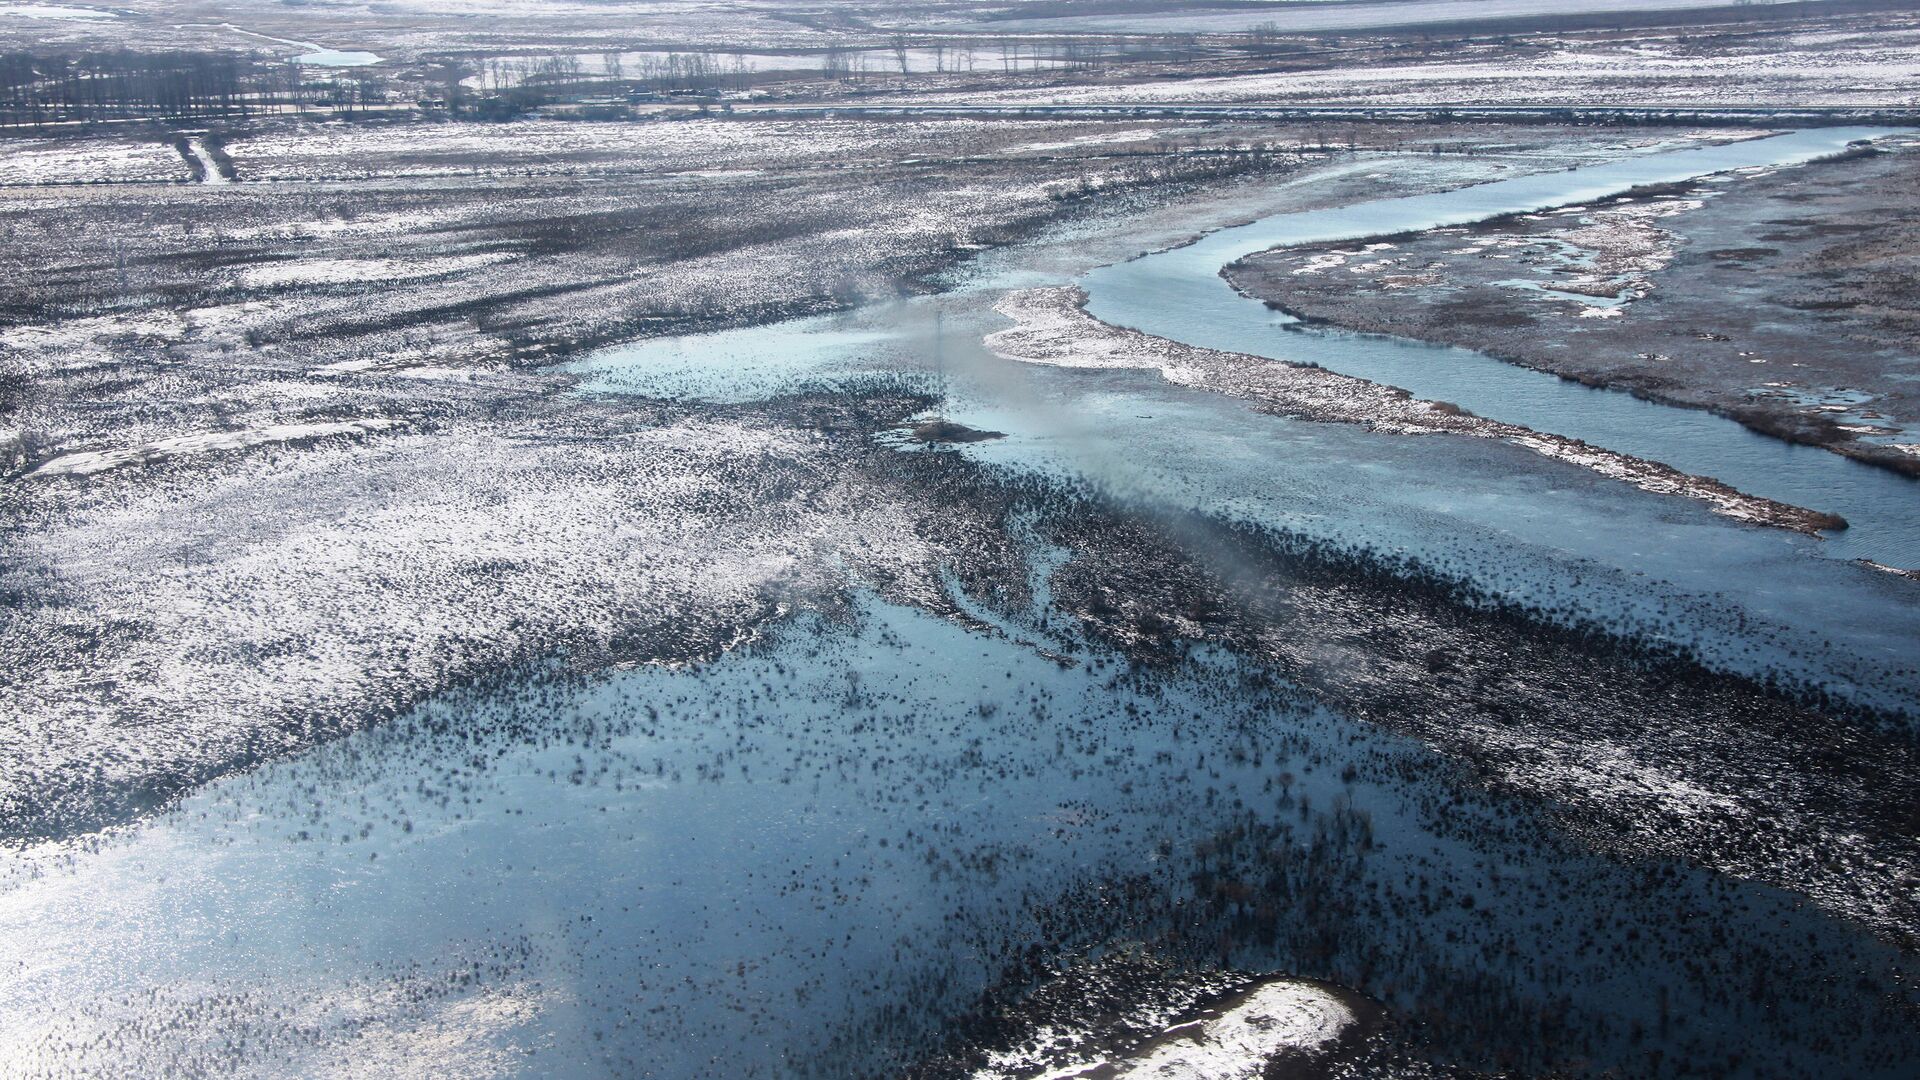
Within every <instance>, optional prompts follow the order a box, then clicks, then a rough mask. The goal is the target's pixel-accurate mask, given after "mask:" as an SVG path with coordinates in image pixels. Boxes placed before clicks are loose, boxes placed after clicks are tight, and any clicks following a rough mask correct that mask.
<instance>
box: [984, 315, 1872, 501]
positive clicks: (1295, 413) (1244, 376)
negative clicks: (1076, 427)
mask: <svg viewBox="0 0 1920 1080" xmlns="http://www.w3.org/2000/svg"><path fill="white" fill-rule="evenodd" d="M1086 299H1087V296H1086V293H1085V292H1083V291H1082V290H1080V289H1078V288H1073V287H1064V288H1051V289H1033V290H1029V291H1026V292H1020V293H1014V294H1012V295H1010V296H1008V297H1007V298H1006V299H1005V300H1003V301H1001V302H1000V303H999V304H998V305H996V308H995V310H997V311H999V312H1000V313H1001V314H1003V315H1006V316H1007V317H1008V318H1010V319H1012V320H1014V324H1015V325H1014V326H1013V327H1012V328H1010V329H1007V330H1001V331H997V332H996V333H994V334H993V335H991V336H990V337H988V339H987V345H988V347H989V348H991V349H993V351H994V352H996V353H999V354H1000V355H1002V356H1005V357H1007V358H1008V359H1010V360H1021V361H1025V362H1028V363H1035V364H1057V365H1059V366H1062V367H1091V368H1103V367H1104V368H1145V369H1151V370H1156V371H1158V372H1160V373H1161V374H1162V375H1163V376H1165V377H1166V379H1167V381H1169V382H1173V383H1178V384H1180V385H1183V386H1190V387H1193V388H1195V389H1201V390H1210V391H1213V392H1215V393H1221V394H1227V395H1230V396H1233V397H1240V398H1247V399H1250V400H1252V401H1254V402H1256V403H1257V404H1258V406H1259V407H1260V408H1261V409H1262V410H1264V411H1267V412H1272V413H1276V414H1278V415H1281V416H1291V417H1296V418H1299V419H1303V420H1320V421H1327V422H1332V423H1345V424H1360V425H1363V426H1365V427H1367V428H1369V429H1371V430H1374V431H1383V432H1390V433H1394V434H1401V435H1439V434H1450V435H1467V436H1472V437H1474V438H1481V439H1502V440H1505V441H1508V442H1511V443H1514V444H1516V445H1519V446H1524V447H1526V448H1528V449H1529V450H1533V451H1534V452H1536V453H1538V454H1541V455H1543V456H1545V457H1549V458H1552V459H1554V460H1556V461H1562V462H1566V463H1568V464H1572V465H1577V466H1579V467H1581V468H1585V469H1591V470H1593V471H1594V472H1597V473H1599V474H1600V475H1602V476H1608V477H1612V478H1614V479H1617V480H1624V481H1626V482H1627V483H1630V484H1632V485H1634V486H1635V487H1637V488H1640V489H1641V490H1643V491H1651V492H1655V493H1658V494H1666V495H1680V496H1684V497H1686V498H1690V499H1697V500H1699V501H1701V502H1704V503H1706V504H1707V505H1708V506H1710V507H1711V508H1712V509H1713V510H1714V512H1715V513H1718V514H1724V515H1726V516H1727V517H1731V518H1737V519H1739V520H1741V521H1748V522H1752V523H1754V524H1756V525H1771V526H1774V527H1777V528H1783V529H1793V530H1795V531H1797V532H1803V533H1808V534H1814V535H1817V534H1819V533H1820V532H1822V531H1829V530H1835V529H1844V528H1846V525H1847V522H1846V519H1845V518H1841V517H1839V516H1837V515H1834V514H1829V513H1824V512H1821V511H1817V510H1810V509H1807V508H1805V507H1799V506H1790V505H1788V504H1786V503H1782V502H1776V501H1774V500H1772V499H1763V498H1758V497H1755V496H1752V495H1747V494H1744V493H1742V492H1740V491H1736V490H1735V489H1733V488H1731V487H1729V486H1727V485H1726V484H1723V483H1720V482H1719V481H1717V480H1714V479H1712V478H1711V477H1705V476H1689V475H1687V474H1686V473H1683V472H1680V471H1679V470H1678V469H1674V468H1672V467H1671V466H1668V465H1664V464H1662V463H1660V462H1657V461H1648V460H1646V459H1643V458H1637V457H1633V456H1631V455H1628V454H1620V453H1615V452H1613V451H1611V450H1606V449H1603V448H1601V447H1597V446H1592V445H1590V444H1588V443H1585V442H1582V441H1580V440H1578V439H1570V438H1566V437H1565V436H1561V435H1555V434H1552V433H1551V432H1541V431H1534V430H1532V429H1530V428H1526V427H1522V426H1521V425H1518V424H1508V423H1502V422H1500V421H1497V420H1488V419H1485V418H1484V417H1478V416H1474V415H1473V414H1471V413H1469V412H1466V411H1465V410H1463V409H1461V408H1460V407H1459V406H1458V405H1454V404H1452V403H1450V402H1444V401H1423V400H1421V399H1418V398H1415V397H1414V396H1413V395H1411V394H1409V393H1407V392H1406V391H1404V390H1400V389H1398V388H1396V387H1391V386H1383V385H1381V384H1379V383H1375V382H1369V381H1368V380H1366V379H1356V378H1353V377H1351V376H1347V375H1340V374H1337V373H1335V372H1331V371H1328V370H1326V369H1325V368H1320V367H1312V366H1308V365H1302V364H1289V363H1284V362H1276V361H1273V360H1268V359H1266V358H1264V357H1258V356H1248V355H1246V354H1244V353H1229V352H1220V351H1217V350H1214V349H1204V348H1198V347H1195V346H1191V345H1186V344H1184V343H1181V342H1177V341H1169V340H1167V339H1166V338H1159V337H1153V336H1151V335H1148V334H1142V333H1140V332H1138V331H1134V330H1123V329H1121V328H1119V327H1114V326H1109V325H1107V324H1106V323H1103V322H1101V321H1099V320H1098V319H1095V318H1093V317H1092V316H1091V315H1088V314H1087V312H1086V309H1085V306H1084V305H1085V303H1086Z"/></svg>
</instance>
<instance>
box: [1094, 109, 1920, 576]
mask: <svg viewBox="0 0 1920 1080" xmlns="http://www.w3.org/2000/svg"><path fill="white" fill-rule="evenodd" d="M1891 134H1895V133H1893V132H1889V131H1887V130H1885V129H1876V128H1822V129H1815V130H1810V131H1801V132H1795V133H1792V134H1788V135H1780V136H1775V137H1773V138H1766V139H1755V140H1750V141H1747V142H1739V143H1733V144H1729V145H1725V146H1712V147H1700V148H1696V149H1691V150H1679V151H1671V152H1666V153H1659V154H1652V155H1646V156H1642V157H1634V158H1627V159H1623V160H1620V161H1615V162H1608V163H1604V164H1597V165H1587V166H1583V167H1580V168H1577V169H1574V170H1571V171H1568V172H1561V173H1544V174H1537V175H1532V176H1526V177H1519V178H1516V179H1512V180H1503V181H1498V182H1495V183H1490V184H1481V185H1477V186H1474V187H1466V188H1460V189H1458V190H1455V191H1449V192H1444V193H1440V194H1433V195H1418V196H1412V197H1408V198H1399V199H1386V200H1379V201H1370V202H1361V203H1356V204H1353V205H1350V206H1345V207H1341V208H1339V209H1336V210H1323V211H1310V212H1306V213H1296V214H1280V215H1275V216H1272V217H1267V218H1263V219H1261V220H1259V221H1255V222H1252V223H1251V224H1247V225H1243V226H1239V227H1237V228H1230V229H1221V230H1219V231H1218V232H1214V233H1211V234H1209V235H1208V236H1206V237H1205V238H1204V239H1202V240H1200V241H1199V242H1197V243H1194V244H1190V245H1187V246H1185V247H1181V248H1176V249H1174V250H1171V251H1165V252H1160V253H1156V254H1153V255H1149V256H1146V257H1143V258H1139V259H1134V260H1131V261H1129V262H1125V263H1119V264H1116V265H1113V266H1108V267H1104V268H1102V269H1100V270H1097V271H1095V272H1094V273H1092V274H1089V275H1088V276H1087V278H1086V280H1085V282H1084V285H1085V287H1086V289H1087V292H1088V295H1089V301H1088V304H1087V310H1088V311H1090V312H1091V313H1092V314H1093V315H1095V316H1096V317H1098V318H1100V319H1102V320H1104V321H1106V322H1109V323H1113V324H1115V325H1119V326H1127V327H1132V328H1134V329H1137V330H1142V331H1145V332H1146V333H1149V334H1154V335H1157V336H1160V337H1166V338H1173V339H1175V340H1178V341H1185V342H1188V343H1190V344H1194V345H1203V346H1206V347H1208V348H1213V349H1221V350H1225V351H1229V352H1241V353H1249V354H1252V355H1255V356H1268V357H1273V358H1275V359H1283V360H1288V361H1292V362H1294V363H1311V364H1318V365H1320V366H1321V367H1324V368H1327V369H1329V370H1332V371H1337V372H1340V373H1341V374H1344V375H1357V376H1360V377H1362V378H1366V379H1372V380H1374V381H1375V382H1381V383H1386V384H1388V385H1392V386H1398V387H1401V388H1402V389H1405V390H1409V391H1412V392H1413V394H1414V395H1415V396H1417V397H1422V398H1428V399H1432V400H1438V401H1451V402H1453V403H1455V404H1457V405H1460V406H1462V407H1464V408H1466V409H1468V410H1469V411H1471V412H1474V413H1477V414H1479V415H1481V416H1485V417H1489V418H1491V419H1495V420H1505V421H1509V422H1512V423H1516V424H1525V425H1526V426H1528V427H1531V428H1534V429H1536V430H1539V431H1548V432H1553V433H1555V434H1559V435H1567V436H1572V437H1574V438H1579V439H1584V440H1586V441H1587V442H1590V443H1593V444H1595V445H1597V446H1604V447H1606V448H1608V449H1610V450H1618V451H1621V452H1623V453H1627V454H1632V455H1634V456H1636V457H1642V458H1649V459H1652V460H1654V461H1660V462H1664V463H1666V464H1668V465H1671V466H1673V467H1674V468H1677V469H1680V470H1681V471H1683V472H1688V473H1693V474H1696V475H1702V476H1711V477H1713V478H1715V479H1717V480H1721V481H1723V482H1725V483H1728V484H1731V485H1733V486H1734V487H1736V488H1738V489H1740V490H1741V491H1744V492H1747V493H1749V494H1752V495H1761V496H1765V497H1767V498H1771V499H1777V500H1779V501H1781V502H1785V503H1791V504H1793V505H1795V506H1804V507H1808V508H1810V509H1815V510H1824V511H1828V512H1832V513H1838V514H1840V515H1841V516H1843V517H1845V518H1846V519H1847V521H1848V522H1849V523H1850V524H1851V525H1852V526H1853V528H1851V529H1849V530H1847V531H1846V532H1844V533H1838V534H1832V535H1830V536H1829V537H1828V538H1827V548H1828V550H1829V551H1830V553H1831V554H1833V555H1835V556H1838V557H1843V558H1867V559H1873V560H1874V561H1876V562H1880V563H1884V564H1887V565H1890V566H1899V567H1906V568H1911V567H1920V487H1917V486H1916V485H1915V484H1914V483H1913V482H1912V481H1910V480H1907V479H1904V478H1902V477H1899V476H1897V475H1894V474H1892V473H1889V472H1887V471H1886V470H1884V469H1877V468H1874V467H1872V466H1868V465H1862V464H1860V463H1858V462H1854V461H1851V460H1849V459H1846V458H1843V457H1841V456H1839V455H1837V454H1833V453H1830V452H1828V451H1825V450H1821V449H1818V448H1815V447H1805V446H1793V445H1789V444H1787V443H1784V442H1781V441H1780V440H1778V439H1772V438H1768V437H1767V436H1764V435H1759V434H1756V433H1754V432H1752V431H1749V430H1747V429H1746V428H1744V427H1741V426H1740V425H1739V424H1737V423H1735V422H1734V421H1732V420H1728V419H1725V418H1722V417H1718V416H1715V415H1713V414H1711V413H1708V412H1704V411H1700V410H1690V409H1678V408H1673V407H1671V406H1665V405H1659V404H1655V403H1653V402H1648V401H1643V400H1641V399H1638V398H1635V397H1633V396H1632V395H1629V394H1625V393H1617V392H1612V391H1606V390H1595V389H1592V388H1590V387H1586V386H1582V385H1581V384H1579V383H1574V382H1569V381H1567V380H1563V379H1560V378H1558V377H1556V376H1553V375H1549V374H1546V373H1543V372H1537V371H1531V370H1528V369H1526V368H1521V367H1518V366H1516V365H1513V364H1508V363H1504V362H1502V361H1499V360H1495V359H1493V358H1491V357H1488V356H1485V355H1483V354H1480V353H1476V352H1472V351H1470V350H1467V349H1455V348H1445V347H1439V346H1433V345H1427V344H1424V343H1420V342H1412V341H1405V340H1400V339H1394V338H1386V337H1378V336H1367V335H1358V334H1351V333H1343V332H1339V331H1324V330H1317V329H1309V328H1302V327H1300V326H1299V325H1298V324H1297V323H1296V322H1295V321H1294V320H1293V319H1291V318H1290V317H1288V316H1286V315H1284V314H1280V313H1277V312H1274V311H1272V310H1271V309H1269V308H1268V307H1267V306H1266V305H1265V304H1263V303H1261V302H1260V301H1258V300H1254V299H1251V298H1248V297H1246V296H1242V295H1241V294H1239V293H1238V292H1236V291H1235V290H1234V289H1233V288H1232V287H1231V286H1230V285H1228V284H1227V282H1226V281H1225V279H1223V278H1222V277H1220V276H1219V271H1220V270H1221V268H1223V267H1224V266H1226V265H1227V264H1228V263H1231V262H1233V261H1234V260H1236V259H1240V258H1244V257H1246V256H1248V255H1251V254H1254V253H1256V252H1260V251H1265V250H1267V249H1269V248H1274V247H1284V246H1290V245H1300V244H1311V243H1324V242H1329V241H1340V240H1354V239H1361V238H1365V237H1375V236H1387V235H1392V234H1394V233H1400V232H1409V231H1413V230H1418V229H1426V228H1433V227H1436V226H1442V225H1463V224H1468V223H1471V222H1475V221H1482V220H1485V219H1487V218H1490V217H1496V216H1499V215H1502V214H1508V213H1520V212H1526V211H1532V210H1541V209H1546V208H1548V207H1553V206H1566V205H1573V204H1579V203H1585V202H1590V201H1592V200H1595V199H1599V198H1602V197H1605V196H1607V195H1611V194H1617V193H1619V192H1621V191H1624V190H1626V189H1628V188H1631V187H1634V186H1636V185H1643V184H1660V183H1670V182H1675V181H1680V180H1687V179H1691V178H1693V177H1695V176H1700V175H1704V174H1707V173H1720V172H1727V171H1730V170H1736V169H1745V168H1754V167H1762V166H1772V165H1783V164H1790V163H1795V162H1802V161H1806V160H1808V159H1811V158H1814V157H1818V156H1820V155H1822V154H1830V153H1834V152H1835V151H1838V150H1841V149H1844V148H1845V147H1846V145H1847V144H1848V143H1849V142H1850V141H1852V140H1855V139H1864V138H1875V137H1885V136H1888V135H1891Z"/></svg>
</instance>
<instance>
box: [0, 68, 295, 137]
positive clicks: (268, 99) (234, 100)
mask: <svg viewBox="0 0 1920 1080" xmlns="http://www.w3.org/2000/svg"><path fill="white" fill-rule="evenodd" d="M303 93H304V91H303V87H302V83H301V76H300V69H299V67H298V66H297V65H294V64H290V63H289V64H260V63H258V62H256V61H255V60H254V58H252V57H249V56H242V55H239V54H236V53H231V52H184V51H183V52H132V51H129V50H118V51H114V52H76V53H28V52H5V53H0V123H5V124H9V125H34V126H38V125H41V124H46V123H56V122H62V121H95V120H110V119H120V118H126V117H194V118H199V117H230V116H244V115H247V114H248V113H249V112H252V111H255V110H258V109H261V108H264V107H265V106H267V105H268V104H272V103H279V102H294V103H298V102H300V101H301V100H303Z"/></svg>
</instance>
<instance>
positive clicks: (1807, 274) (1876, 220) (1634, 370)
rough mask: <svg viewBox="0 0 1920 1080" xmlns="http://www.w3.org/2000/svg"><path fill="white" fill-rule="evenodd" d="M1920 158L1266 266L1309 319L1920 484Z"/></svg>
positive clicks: (1298, 251) (1262, 285) (1652, 192)
mask: <svg viewBox="0 0 1920 1080" xmlns="http://www.w3.org/2000/svg"><path fill="white" fill-rule="evenodd" d="M1917 201H1920V181H1916V179H1915V176H1914V172H1913V168H1912V151H1910V150H1897V151H1893V152H1878V153H1856V154H1848V155H1845V156H1843V157H1841V158H1840V159H1838V160H1833V161H1828V162H1817V163H1812V164H1808V165H1803V166H1799V167H1795V168H1786V169H1768V170H1757V171H1748V172H1744V173H1737V174H1733V175H1731V176H1724V177H1714V178H1708V179H1705V180H1702V181H1698V182H1690V183H1683V184H1675V185H1666V186H1661V187H1655V188H1647V189H1642V190H1640V191H1637V192H1633V193H1629V194H1627V195H1624V196H1621V197H1617V198H1609V199H1605V200H1602V201H1600V202H1597V203H1592V204H1587V205H1576V206H1572V207H1567V208H1563V209H1560V210H1554V211H1550V212H1547V213H1541V214H1522V215H1513V216H1508V217H1504V218H1501V219H1498V220H1495V221H1489V222H1484V223H1481V224H1478V225H1468V226H1463V227H1456V228H1441V229H1434V230H1430V231H1427V232H1422V233H1414V234H1410V235H1404V236H1390V237H1381V238H1379V239H1377V240H1375V241H1373V242H1369V243H1364V244H1306V245H1300V246H1294V247H1287V248H1284V249H1278V250H1274V251H1269V252H1265V253H1261V254H1258V255H1254V256H1252V257H1249V258H1247V259H1244V260H1241V261H1239V262H1237V263H1235V264H1234V265H1232V266H1231V267H1229V268H1228V269H1227V271H1226V276H1227V278H1228V280H1229V281H1230V282H1232V284H1233V285H1234V286H1235V287H1236V288H1238V289H1240V290H1241V291H1242V292H1244V293H1246V294H1247V295H1249V296H1253V297H1255V298H1258V299H1260V300H1262V301H1264V302H1266V303H1268V304H1269V305H1271V306H1273V307H1275V308H1278V309H1281V310H1283V311H1285V312H1287V313H1288V314H1290V315H1293V316H1296V317H1298V318H1300V319H1302V320H1305V321H1308V322H1311V323H1317V324H1322V325H1329V326H1336V327H1342V328H1346V329H1352V330H1359V331H1364V332H1369V333H1382V334H1392V335H1396V336H1399V337H1406V338H1416V339H1419V340H1422V341H1430V342H1435V343H1440V344H1447V345H1456V346H1460V347H1464V348H1470V349H1474V350H1476V351H1479V352H1483V353H1485V354H1487V355H1489V356H1493V357H1496V358H1498V359H1501V360H1505V361H1508V362H1511V363H1515V364H1519V365H1522V366H1525V367H1529V368H1533V369H1536V370H1540V371H1546V372H1551V373H1552V374H1555V375H1558V376H1560V377H1561V378H1565V379H1570V380H1574V381H1577V382H1580V383H1583V384H1586V385H1588V386H1596V387H1604V388H1608V389H1617V390H1625V391H1628V392H1630V393H1632V394H1634V395H1635V396H1637V397H1642V398H1646V399H1649V400H1653V401H1658V402H1661V403H1663V404H1669V405H1678V406H1682V407H1686V408H1696V409H1705V410H1709V411H1712V412H1715V413H1718V414H1721V415H1724V416H1727V417H1730V418H1732V419H1734V420H1737V421H1739V422H1740V423H1741V424H1743V425H1745V426H1746V427H1748V428H1749V429H1751V430H1754V431H1757V432H1760V433H1762V434H1765V435H1769V436H1773V437H1776V438H1780V439H1783V440H1786V441H1789V442H1794V443H1800V444H1805V445H1811V446H1819V447H1824V448H1826V449H1829V450H1832V451H1834V452H1836V453H1839V454H1844V455H1846V456H1848V457H1851V458H1854V459H1856V460H1860V461H1864V462H1867V463H1870V464H1873V465H1876V466H1879V467H1881V468H1885V469H1889V470H1891V471H1894V472H1897V473H1901V474H1903V475H1906V476H1915V477H1920V392H1916V390H1915V389H1914V387H1915V386H1916V385H1920V384H1916V382H1915V376H1916V375H1917V374H1920V306H1916V304H1915V303H1914V301H1913V298H1914V296H1915V295H1916V294H1920V254H1917V253H1920V217H1916V216H1915V211H1914V206H1915V204H1916V202H1917Z"/></svg>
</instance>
